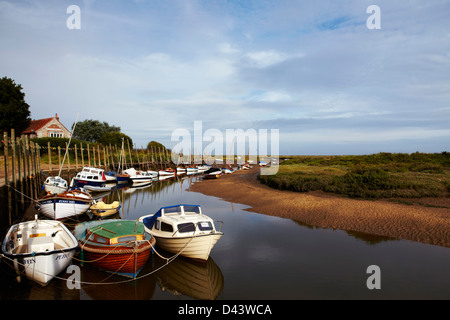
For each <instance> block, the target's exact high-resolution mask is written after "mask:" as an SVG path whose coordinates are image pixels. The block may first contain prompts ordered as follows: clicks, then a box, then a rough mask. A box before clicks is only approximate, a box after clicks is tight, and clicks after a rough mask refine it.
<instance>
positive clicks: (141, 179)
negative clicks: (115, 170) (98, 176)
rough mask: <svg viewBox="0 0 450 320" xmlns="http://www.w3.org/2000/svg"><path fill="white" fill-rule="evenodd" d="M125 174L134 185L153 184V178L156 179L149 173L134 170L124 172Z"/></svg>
mask: <svg viewBox="0 0 450 320" xmlns="http://www.w3.org/2000/svg"><path fill="white" fill-rule="evenodd" d="M123 172H124V173H125V174H128V175H129V176H130V180H131V182H132V183H133V184H144V183H145V184H146V183H151V182H153V178H154V177H155V176H154V175H153V174H152V173H151V172H149V171H137V170H136V169H134V168H130V169H126V170H123Z"/></svg>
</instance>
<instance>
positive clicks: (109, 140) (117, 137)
mask: <svg viewBox="0 0 450 320" xmlns="http://www.w3.org/2000/svg"><path fill="white" fill-rule="evenodd" d="M122 139H124V140H123V141H124V143H125V146H126V145H127V140H128V143H129V145H130V146H132V145H133V140H131V138H130V137H129V136H127V135H126V134H125V133H122V132H115V131H114V132H105V133H104V134H103V135H102V136H101V137H100V139H98V141H97V142H98V143H101V144H103V145H104V146H107V145H109V144H111V145H116V146H119V147H121V146H122Z"/></svg>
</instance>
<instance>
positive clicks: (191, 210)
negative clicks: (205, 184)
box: [184, 206, 200, 213]
mask: <svg viewBox="0 0 450 320" xmlns="http://www.w3.org/2000/svg"><path fill="white" fill-rule="evenodd" d="M184 213H200V207H198V206H184Z"/></svg>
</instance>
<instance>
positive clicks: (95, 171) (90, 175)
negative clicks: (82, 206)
mask: <svg viewBox="0 0 450 320" xmlns="http://www.w3.org/2000/svg"><path fill="white" fill-rule="evenodd" d="M72 181H73V184H72V187H84V186H85V185H91V186H96V187H99V186H102V185H103V184H104V183H106V182H108V180H107V179H106V175H105V170H103V169H100V168H92V167H84V168H83V170H82V171H81V172H78V173H77V175H76V176H75V177H74V178H73V179H72Z"/></svg>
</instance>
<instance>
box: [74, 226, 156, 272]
mask: <svg viewBox="0 0 450 320" xmlns="http://www.w3.org/2000/svg"><path fill="white" fill-rule="evenodd" d="M74 234H75V238H77V239H78V241H79V244H80V248H81V250H82V254H81V256H84V262H85V263H92V265H93V266H95V267H97V268H99V269H102V270H104V271H108V272H112V273H116V274H120V275H123V276H127V277H132V278H136V276H137V274H138V273H139V272H140V271H141V269H142V267H143V266H144V265H145V263H146V262H147V260H148V258H149V256H150V253H151V251H152V248H153V246H154V245H155V242H156V240H155V238H154V237H153V236H151V235H150V234H149V233H147V232H146V231H145V227H144V224H143V223H142V222H139V221H133V220H121V219H111V220H97V221H88V222H83V223H79V224H77V225H76V226H75V229H74Z"/></svg>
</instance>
